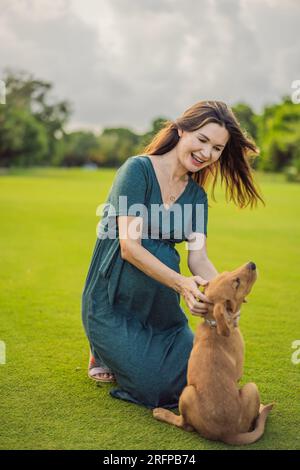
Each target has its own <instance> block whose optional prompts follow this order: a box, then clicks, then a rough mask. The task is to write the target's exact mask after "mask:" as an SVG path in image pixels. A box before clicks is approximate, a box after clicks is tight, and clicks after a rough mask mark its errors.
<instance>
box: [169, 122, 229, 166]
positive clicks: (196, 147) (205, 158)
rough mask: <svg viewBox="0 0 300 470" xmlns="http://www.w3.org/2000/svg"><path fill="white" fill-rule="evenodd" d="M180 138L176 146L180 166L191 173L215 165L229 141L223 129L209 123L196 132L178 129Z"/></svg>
mask: <svg viewBox="0 0 300 470" xmlns="http://www.w3.org/2000/svg"><path fill="white" fill-rule="evenodd" d="M178 134H179V136H180V139H179V142H178V144H177V148H178V155H179V159H180V161H181V164H182V165H183V166H184V167H185V168H186V169H187V170H188V171H191V172H196V171H198V170H202V169H203V168H205V167H206V166H208V165H211V164H212V163H215V162H216V161H217V160H218V159H219V158H220V157H221V155H222V151H223V149H224V147H225V145H226V144H227V142H228V140H229V132H228V131H227V129H226V128H225V127H222V126H220V125H219V124H216V123H214V122H210V123H208V124H205V125H204V126H202V127H200V128H199V129H197V130H196V131H192V132H187V131H183V130H182V129H178ZM197 160H198V161H197Z"/></svg>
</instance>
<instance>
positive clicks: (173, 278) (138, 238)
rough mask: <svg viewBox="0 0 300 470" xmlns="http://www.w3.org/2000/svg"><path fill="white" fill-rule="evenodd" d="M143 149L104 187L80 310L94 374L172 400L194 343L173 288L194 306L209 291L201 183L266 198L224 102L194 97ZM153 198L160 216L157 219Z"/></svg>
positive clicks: (236, 196)
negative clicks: (182, 251)
mask: <svg viewBox="0 0 300 470" xmlns="http://www.w3.org/2000/svg"><path fill="white" fill-rule="evenodd" d="M144 151H145V153H144V154H142V155H137V156H133V157H130V158H128V159H127V160H126V162H125V163H124V164H123V165H122V166H121V167H120V168H119V170H118V171H117V174H116V177H115V180H114V182H113V185H112V187H111V190H110V193H109V196H108V199H107V204H106V206H105V207H106V217H103V218H102V220H101V223H100V225H99V233H98V239H97V241H96V246H95V249H94V253H93V257H92V262H91V265H90V269H89V272H88V276H87V279H86V283H85V287H84V291H83V296H82V318H83V324H84V328H85V331H86V334H87V337H88V340H89V343H90V348H91V359H90V364H89V376H90V377H91V378H93V379H95V380H99V381H111V382H112V381H116V382H117V384H118V388H117V389H114V390H112V391H111V395H112V396H113V397H116V398H120V399H124V400H127V401H130V402H133V403H137V404H142V405H144V406H147V407H149V408H154V407H157V406H164V407H165V408H173V407H176V406H177V404H178V399H179V396H180V393H181V391H182V389H183V388H184V386H185V385H186V370H187V362H188V358H189V355H190V352H191V349H192V345H193V333H192V331H191V330H190V329H189V326H188V322H187V318H186V316H185V314H184V311H183V309H182V308H181V306H180V295H182V296H183V298H184V300H185V302H186V304H187V306H188V308H189V310H190V311H191V312H192V314H193V315H198V316H202V315H204V316H205V314H206V313H207V307H206V303H207V302H208V299H207V298H206V297H205V295H204V294H203V293H202V292H200V290H199V287H198V286H199V285H200V286H203V285H205V284H206V283H207V281H209V280H210V279H212V278H214V277H215V276H216V275H217V274H218V272H217V270H216V268H215V267H214V265H213V264H212V262H211V261H210V260H209V258H208V255H207V250H206V236H207V206H208V204H207V195H206V192H205V189H204V188H206V187H207V186H208V183H209V182H210V181H211V180H212V183H213V189H214V186H215V184H216V180H217V177H218V175H220V176H221V181H222V182H223V181H225V185H226V196H228V198H229V199H232V200H233V201H234V202H235V203H236V204H237V205H239V206H240V207H245V206H247V205H248V204H250V206H251V207H252V205H254V204H256V203H257V201H258V199H260V200H261V201H262V202H263V200H262V198H261V197H260V195H259V193H258V191H257V189H256V188H255V185H254V182H253V177H252V174H251V169H250V165H249V163H248V154H249V152H251V153H253V154H256V153H257V149H256V147H255V145H254V144H253V143H252V142H251V141H250V140H249V139H248V138H247V137H246V136H245V135H244V133H243V132H242V130H241V129H240V126H239V124H238V122H237V120H236V118H235V117H234V115H233V113H232V111H231V110H230V109H229V108H228V107H227V106H226V104H224V103H222V102H219V101H208V102H207V101H206V102H205V101H200V102H198V103H196V104H195V105H194V106H192V107H191V108H189V109H188V110H187V111H185V112H184V113H183V115H182V116H181V117H180V118H179V119H177V120H176V121H175V122H169V121H168V122H167V123H166V125H165V127H164V128H163V129H162V130H161V131H160V132H158V134H157V135H156V136H155V137H154V138H153V140H152V142H151V143H150V145H148V146H147V147H146V148H145V150H144ZM122 196H123V198H124V196H126V203H127V204H126V206H124V204H123V202H122V199H121V197H122ZM136 204H139V205H141V204H142V209H141V208H140V209H141V210H139V211H136V207H138V206H136ZM188 205H189V207H190V208H191V211H185V208H186V207H188ZM157 208H159V211H160V212H161V216H162V217H158V218H156V219H155V217H153V216H155V215H157ZM175 209H176V210H175ZM137 212H138V214H137ZM171 213H173V217H171ZM199 216H200V217H199ZM199 220H200V222H199ZM149 234H150V236H149ZM182 241H186V242H187V245H186V246H187V247H188V266H189V269H190V271H191V273H192V274H193V275H192V276H188V277H186V276H183V275H181V273H180V268H179V263H180V257H179V254H178V252H177V250H176V248H175V243H180V242H182Z"/></svg>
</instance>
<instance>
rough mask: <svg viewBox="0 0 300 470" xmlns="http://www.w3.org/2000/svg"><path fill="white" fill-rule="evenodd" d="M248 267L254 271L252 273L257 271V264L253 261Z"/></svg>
mask: <svg viewBox="0 0 300 470" xmlns="http://www.w3.org/2000/svg"><path fill="white" fill-rule="evenodd" d="M247 266H248V268H249V269H252V271H255V269H256V264H255V263H253V261H250V262H249V263H248V265H247Z"/></svg>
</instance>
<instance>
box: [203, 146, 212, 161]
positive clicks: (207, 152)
mask: <svg viewBox="0 0 300 470" xmlns="http://www.w3.org/2000/svg"><path fill="white" fill-rule="evenodd" d="M201 155H202V156H203V158H205V159H206V160H209V159H210V149H209V148H206V149H202V150H201Z"/></svg>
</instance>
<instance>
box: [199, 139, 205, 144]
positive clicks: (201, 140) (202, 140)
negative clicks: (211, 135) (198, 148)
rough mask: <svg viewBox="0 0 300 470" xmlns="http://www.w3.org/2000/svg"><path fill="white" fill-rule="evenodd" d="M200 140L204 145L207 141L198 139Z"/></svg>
mask: <svg viewBox="0 0 300 470" xmlns="http://www.w3.org/2000/svg"><path fill="white" fill-rule="evenodd" d="M198 140H200V142H203V143H205V142H206V140H204V139H198Z"/></svg>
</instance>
